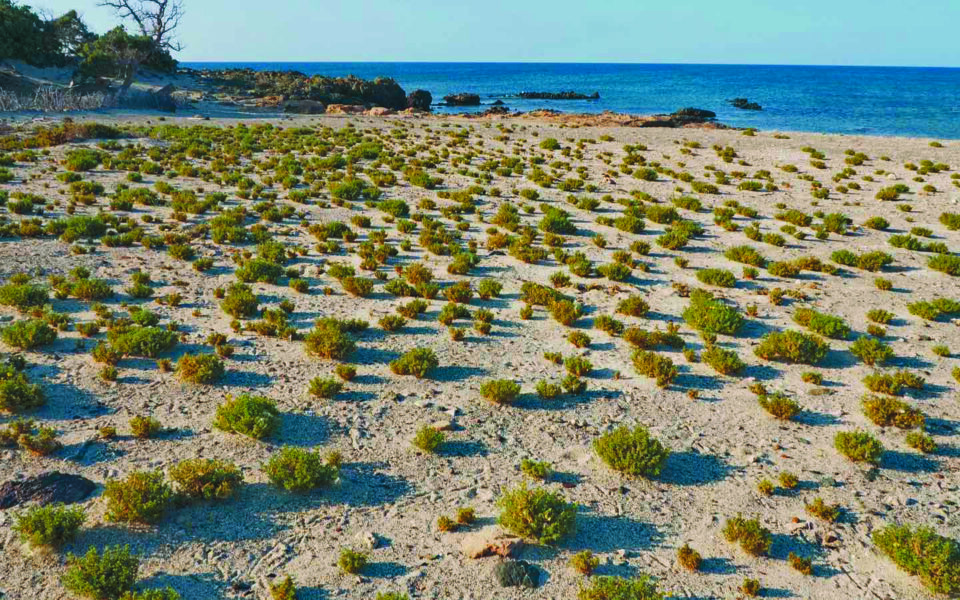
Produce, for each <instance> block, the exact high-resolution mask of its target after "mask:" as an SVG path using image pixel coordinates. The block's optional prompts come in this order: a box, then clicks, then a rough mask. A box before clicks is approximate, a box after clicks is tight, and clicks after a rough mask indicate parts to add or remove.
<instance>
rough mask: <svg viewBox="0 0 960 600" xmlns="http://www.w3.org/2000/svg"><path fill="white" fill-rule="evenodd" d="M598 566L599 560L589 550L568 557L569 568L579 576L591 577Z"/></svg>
mask: <svg viewBox="0 0 960 600" xmlns="http://www.w3.org/2000/svg"><path fill="white" fill-rule="evenodd" d="M599 566H600V559H599V558H597V557H596V556H594V555H593V552H591V551H589V550H581V551H580V552H577V553H576V554H574V555H573V556H571V557H570V567H571V568H572V569H573V570H574V571H576V572H577V573H580V574H581V575H592V574H593V572H594V570H596V568H597V567H599Z"/></svg>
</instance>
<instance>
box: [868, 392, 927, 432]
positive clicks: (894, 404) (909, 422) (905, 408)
mask: <svg viewBox="0 0 960 600" xmlns="http://www.w3.org/2000/svg"><path fill="white" fill-rule="evenodd" d="M863 414H864V415H866V417H867V418H868V419H870V420H871V421H873V423H874V424H875V425H879V426H880V427H893V426H895V427H899V428H900V429H916V428H918V427H919V428H923V422H924V418H923V413H922V412H920V411H919V410H918V409H916V408H913V407H912V406H910V405H909V404H907V403H906V402H903V401H902V400H897V399H896V398H891V397H889V396H864V398H863Z"/></svg>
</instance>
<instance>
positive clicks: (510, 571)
mask: <svg viewBox="0 0 960 600" xmlns="http://www.w3.org/2000/svg"><path fill="white" fill-rule="evenodd" d="M493 576H494V579H496V581H497V583H499V584H500V587H525V588H535V587H537V586H538V585H540V572H539V571H538V570H537V568H536V567H535V566H533V565H531V564H530V563H528V562H526V561H524V560H505V561H503V562H500V563H497V565H496V566H494V568H493Z"/></svg>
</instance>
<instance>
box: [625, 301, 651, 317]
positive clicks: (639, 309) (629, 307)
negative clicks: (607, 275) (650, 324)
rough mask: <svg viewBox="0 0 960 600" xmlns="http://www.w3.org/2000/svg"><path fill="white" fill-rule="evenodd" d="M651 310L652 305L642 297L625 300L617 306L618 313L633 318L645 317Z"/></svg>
mask: <svg viewBox="0 0 960 600" xmlns="http://www.w3.org/2000/svg"><path fill="white" fill-rule="evenodd" d="M649 310H650V305H649V304H648V303H647V301H646V300H644V299H643V298H641V297H640V296H630V297H629V298H624V299H623V300H621V301H620V302H619V303H618V304H617V313H619V314H621V315H627V316H631V317H643V316H645V315H646V314H647V312H649Z"/></svg>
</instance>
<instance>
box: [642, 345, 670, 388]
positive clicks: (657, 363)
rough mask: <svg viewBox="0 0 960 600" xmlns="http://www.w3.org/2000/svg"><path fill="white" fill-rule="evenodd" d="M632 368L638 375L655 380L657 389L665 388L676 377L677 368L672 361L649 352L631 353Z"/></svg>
mask: <svg viewBox="0 0 960 600" xmlns="http://www.w3.org/2000/svg"><path fill="white" fill-rule="evenodd" d="M633 368H634V369H636V370H637V373H639V374H640V375H643V376H645V377H650V378H651V379H656V380H657V385H658V386H659V387H667V386H668V385H670V383H671V382H672V381H673V379H674V378H675V377H676V376H677V367H675V366H674V364H673V361H672V360H670V359H669V358H667V357H666V356H660V355H659V354H657V353H656V352H653V351H649V350H636V351H635V352H634V353H633Z"/></svg>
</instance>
